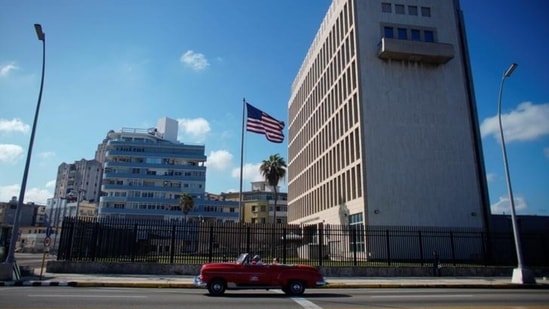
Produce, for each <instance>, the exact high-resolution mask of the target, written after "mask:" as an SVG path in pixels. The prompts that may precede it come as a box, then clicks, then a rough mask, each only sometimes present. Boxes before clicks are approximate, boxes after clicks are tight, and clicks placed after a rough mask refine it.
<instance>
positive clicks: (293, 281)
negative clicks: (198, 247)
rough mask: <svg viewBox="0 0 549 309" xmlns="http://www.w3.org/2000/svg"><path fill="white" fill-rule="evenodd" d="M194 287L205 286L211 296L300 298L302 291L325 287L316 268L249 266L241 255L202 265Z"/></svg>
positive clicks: (250, 263)
mask: <svg viewBox="0 0 549 309" xmlns="http://www.w3.org/2000/svg"><path fill="white" fill-rule="evenodd" d="M194 285H195V286H197V287H206V288H207V289H208V292H209V294H210V295H212V296H218V295H223V293H225V290H242V289H265V290H269V289H282V291H284V293H286V294H287V295H292V296H295V295H301V294H303V292H305V289H306V288H316V287H322V286H324V285H326V281H325V279H324V277H323V276H322V274H321V273H320V272H319V271H318V269H317V268H316V267H314V266H310V265H302V264H295V265H289V264H253V263H252V256H251V255H250V254H248V253H242V254H241V255H240V256H239V257H238V259H237V260H236V261H235V262H224V263H206V264H204V265H202V267H201V268H200V274H199V275H198V276H196V277H195V278H194Z"/></svg>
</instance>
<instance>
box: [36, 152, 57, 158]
mask: <svg viewBox="0 0 549 309" xmlns="http://www.w3.org/2000/svg"><path fill="white" fill-rule="evenodd" d="M38 156H39V157H40V158H42V159H49V158H53V157H55V152H53V151H44V152H41V153H39V154H38Z"/></svg>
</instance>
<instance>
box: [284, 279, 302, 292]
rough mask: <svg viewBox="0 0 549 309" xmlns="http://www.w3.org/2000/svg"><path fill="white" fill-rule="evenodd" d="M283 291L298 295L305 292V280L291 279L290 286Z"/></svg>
mask: <svg viewBox="0 0 549 309" xmlns="http://www.w3.org/2000/svg"><path fill="white" fill-rule="evenodd" d="M283 291H284V292H285V293H286V294H288V295H291V296H297V295H301V294H303V292H305V286H304V285H303V282H301V281H297V280H294V281H290V283H289V284H288V287H286V288H285V289H284V290H283Z"/></svg>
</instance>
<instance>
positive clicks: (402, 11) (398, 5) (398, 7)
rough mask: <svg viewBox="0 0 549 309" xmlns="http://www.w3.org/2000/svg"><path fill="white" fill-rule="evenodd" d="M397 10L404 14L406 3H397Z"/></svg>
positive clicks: (398, 12)
mask: <svg viewBox="0 0 549 309" xmlns="http://www.w3.org/2000/svg"><path fill="white" fill-rule="evenodd" d="M395 12H396V13H397V14H404V5H403V4H395Z"/></svg>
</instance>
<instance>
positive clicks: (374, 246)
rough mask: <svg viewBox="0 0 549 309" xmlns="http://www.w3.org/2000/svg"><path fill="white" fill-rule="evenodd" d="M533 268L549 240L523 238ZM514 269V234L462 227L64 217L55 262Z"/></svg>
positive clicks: (547, 258) (547, 254) (546, 255)
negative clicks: (248, 256)
mask: <svg viewBox="0 0 549 309" xmlns="http://www.w3.org/2000/svg"><path fill="white" fill-rule="evenodd" d="M521 241H522V249H523V256H524V260H525V262H526V264H527V265H529V266H549V249H548V248H549V236H548V235H544V234H522V235H521ZM435 251H436V252H437V254H438V256H439V257H440V260H441V262H442V263H445V264H453V265H455V266H457V267H459V266H467V265H476V266H481V265H486V266H487V265H490V266H513V265H516V251H515V246H514V239H513V235H512V233H510V232H509V233H487V232H485V231H482V230H475V229H464V228H433V227H398V226H366V227H365V226H364V225H328V224H315V225H306V226H304V225H285V224H239V223H222V224H221V223H207V222H206V223H202V222H181V221H174V222H167V221H143V220H139V221H137V220H127V219H113V218H103V219H79V220H75V218H65V219H64V220H63V228H62V232H61V237H60V241H59V249H58V252H57V256H58V260H67V261H94V262H151V263H175V264H201V263H206V262H220V261H227V260H233V259H234V258H235V257H236V256H238V254H239V253H242V252H249V253H252V254H259V255H261V256H262V257H263V259H264V260H268V259H272V258H274V257H278V258H279V259H280V260H281V261H282V262H283V263H302V264H310V265H317V266H375V265H379V266H406V265H410V266H418V265H421V266H423V265H427V266H431V265H432V263H433V259H434V253H435Z"/></svg>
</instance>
